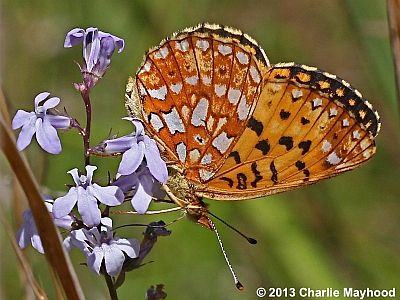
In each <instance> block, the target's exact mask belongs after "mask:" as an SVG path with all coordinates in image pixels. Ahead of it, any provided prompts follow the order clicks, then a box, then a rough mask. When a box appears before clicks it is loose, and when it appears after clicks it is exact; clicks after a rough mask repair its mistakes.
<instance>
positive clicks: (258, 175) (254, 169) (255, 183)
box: [250, 162, 263, 188]
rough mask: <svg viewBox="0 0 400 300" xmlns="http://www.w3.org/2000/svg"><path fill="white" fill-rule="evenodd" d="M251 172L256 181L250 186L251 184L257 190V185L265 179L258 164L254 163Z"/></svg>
mask: <svg viewBox="0 0 400 300" xmlns="http://www.w3.org/2000/svg"><path fill="white" fill-rule="evenodd" d="M251 171H252V172H253V174H254V177H255V179H254V180H253V181H252V182H251V183H250V184H251V186H252V187H254V188H255V187H257V183H258V182H259V181H260V180H261V179H263V177H262V176H261V173H260V171H258V170H257V163H256V162H253V163H252V164H251Z"/></svg>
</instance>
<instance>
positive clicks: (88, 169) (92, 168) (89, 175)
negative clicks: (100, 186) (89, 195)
mask: <svg viewBox="0 0 400 300" xmlns="http://www.w3.org/2000/svg"><path fill="white" fill-rule="evenodd" d="M85 169H86V178H87V179H86V182H87V183H88V184H92V179H93V172H94V171H96V170H97V167H96V166H91V165H87V166H86V167H85Z"/></svg>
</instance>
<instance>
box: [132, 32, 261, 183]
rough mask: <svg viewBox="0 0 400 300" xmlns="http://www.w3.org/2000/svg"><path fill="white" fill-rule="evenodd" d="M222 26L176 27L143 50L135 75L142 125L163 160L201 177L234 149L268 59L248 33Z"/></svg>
mask: <svg viewBox="0 0 400 300" xmlns="http://www.w3.org/2000/svg"><path fill="white" fill-rule="evenodd" d="M221 30H222V29H221V28H220V27H218V26H216V27H213V26H210V25H203V26H200V27H199V28H197V29H192V30H187V31H185V32H182V33H177V34H175V35H174V36H173V37H171V38H170V39H168V40H166V41H164V42H162V43H161V44H160V46H159V47H157V48H155V49H153V50H151V51H150V52H149V53H148V54H147V55H146V57H145V61H144V63H143V65H142V67H141V68H140V70H139V71H138V73H137V76H136V85H137V92H138V94H139V98H140V99H141V106H142V115H143V116H142V117H143V119H144V122H145V123H146V125H147V126H146V128H147V129H148V130H149V131H150V133H151V134H152V136H154V138H156V139H157V140H158V142H159V143H160V144H161V145H162V146H163V147H164V148H165V150H166V154H167V159H168V160H169V161H170V162H172V163H174V164H177V165H179V166H180V167H181V168H182V169H185V174H186V177H187V178H188V179H190V180H194V181H198V182H206V181H207V180H209V179H210V178H211V177H213V176H214V175H215V173H216V171H217V170H218V169H219V168H220V166H221V165H222V164H223V163H224V161H225V159H226V158H227V156H228V155H229V154H230V153H231V150H232V148H233V147H234V145H235V144H236V142H237V140H238V139H239V138H240V135H241V134H242V132H243V130H244V128H246V123H247V121H248V119H249V118H250V116H251V113H252V111H253V109H254V107H255V105H256V101H257V99H258V98H259V93H260V90H261V84H262V78H263V76H264V74H265V73H266V72H267V69H268V66H269V63H268V60H267V58H266V57H265V56H264V55H263V52H262V50H260V48H259V47H258V46H257V44H256V43H255V42H253V41H252V40H251V39H250V38H249V37H248V36H247V35H244V34H243V33H241V32H239V31H234V30H232V29H225V30H230V37H229V38H226V37H221V36H220V35H218V32H221ZM223 32H228V31H223ZM128 105H129V104H128Z"/></svg>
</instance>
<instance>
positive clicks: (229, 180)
mask: <svg viewBox="0 0 400 300" xmlns="http://www.w3.org/2000/svg"><path fill="white" fill-rule="evenodd" d="M220 179H221V180H223V181H226V182H227V183H228V186H229V187H233V180H232V179H230V178H228V177H221V178H220Z"/></svg>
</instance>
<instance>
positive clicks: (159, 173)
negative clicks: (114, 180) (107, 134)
mask: <svg viewBox="0 0 400 300" xmlns="http://www.w3.org/2000/svg"><path fill="white" fill-rule="evenodd" d="M124 119H125V120H129V121H131V122H132V123H133V125H134V126H135V128H136V130H135V132H134V133H131V134H129V135H125V136H123V137H120V138H116V139H112V140H106V141H104V151H105V152H106V153H120V152H124V154H123V155H122V160H121V162H120V164H119V167H118V173H119V174H121V175H129V174H132V173H133V172H135V171H136V170H137V169H138V167H139V166H140V164H141V163H142V161H143V158H146V163H147V167H148V168H149V170H150V173H151V174H152V175H153V176H154V177H155V179H157V180H158V181H159V182H161V183H165V182H166V181H167V179H168V171H167V166H166V164H165V162H164V161H163V160H162V159H161V156H160V151H159V150H158V147H157V144H156V142H155V141H154V140H153V139H151V138H149V137H148V136H147V135H146V134H145V133H144V129H143V125H142V123H141V122H140V121H139V120H136V119H132V118H124Z"/></svg>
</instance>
